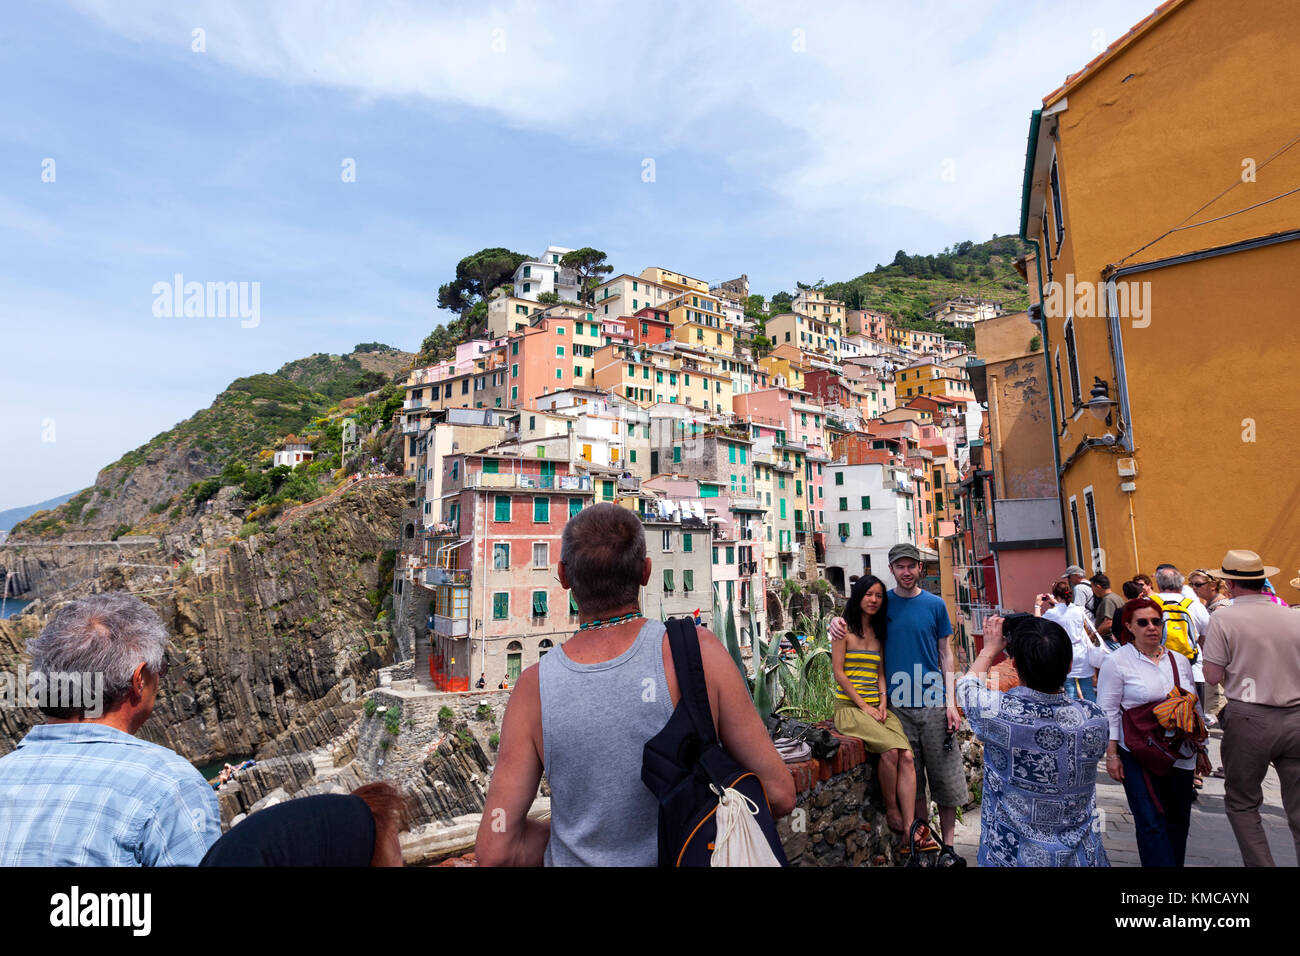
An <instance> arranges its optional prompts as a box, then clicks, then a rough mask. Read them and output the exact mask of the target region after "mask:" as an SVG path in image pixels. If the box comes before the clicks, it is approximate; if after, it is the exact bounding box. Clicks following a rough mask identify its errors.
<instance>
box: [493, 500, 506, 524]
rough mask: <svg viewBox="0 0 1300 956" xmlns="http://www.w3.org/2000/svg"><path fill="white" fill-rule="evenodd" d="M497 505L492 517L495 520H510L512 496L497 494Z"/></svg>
mask: <svg viewBox="0 0 1300 956" xmlns="http://www.w3.org/2000/svg"><path fill="white" fill-rule="evenodd" d="M495 506H496V510H495V511H494V512H493V515H492V519H493V520H494V521H509V520H510V496H509V495H497V496H496V501H495Z"/></svg>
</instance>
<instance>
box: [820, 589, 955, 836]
mask: <svg viewBox="0 0 1300 956" xmlns="http://www.w3.org/2000/svg"><path fill="white" fill-rule="evenodd" d="M888 600H889V599H888V597H887V596H886V593H885V583H884V582H883V581H881V580H880V578H878V577H876V576H875V575H873V574H864V575H863V576H862V577H860V578H858V579H857V581H855V582H854V584H853V587H852V589H851V590H850V591H849V598H848V601H847V602H846V604H845V606H844V614H843V617H844V623H845V624H846V625H848V634H847V636H846V637H845V639H844V640H842V641H831V666H832V668H833V669H834V673H835V685H836V686H835V729H836V730H838V731H839V732H840V733H841V734H844V735H845V736H847V737H857V738H858V739H859V740H861V741H862V742H863V743H865V744H866V747H867V750H868V751H869V752H871V753H874V754H880V767H879V773H880V792H881V794H882V795H883V797H884V801H885V818H886V819H887V820H888V821H889V828H890V829H891V830H894V831H895V832H897V833H910V832H911V830H912V823H913V820H914V818H915V815H916V767H915V766H914V765H913V763H912V747H911V745H910V744H909V743H908V742H907V734H905V733H904V732H903V726H902V724H900V723H899V722H898V718H897V717H895V716H894V715H893V714H891V713H889V710H888V708H887V707H886V702H885V697H886V694H885V693H882V692H881V688H880V672H881V670H882V668H883V665H884V652H885V603H886V601H888ZM920 836H921V839H922V842H923V843H924V844H925V847H924V848H925V849H933V850H938V849H939V845H938V843H935V842H934V840H933V838H932V837H931V836H930V834H929V832H928V831H927V832H926V833H924V834H921V835H920Z"/></svg>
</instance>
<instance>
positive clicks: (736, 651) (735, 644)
mask: <svg viewBox="0 0 1300 956" xmlns="http://www.w3.org/2000/svg"><path fill="white" fill-rule="evenodd" d="M722 639H723V642H724V643H725V644H726V645H727V651H728V652H729V653H730V654H731V659H732V660H733V661H735V662H736V667H737V668H739V670H740V673H741V675H742V676H743V675H744V673H745V661H744V658H742V657H741V656H740V641H739V640H737V639H736V611H735V608H734V607H733V606H732V603H731V599H730V598H728V599H727V616H726V618H725V620H724V622H723V636H722Z"/></svg>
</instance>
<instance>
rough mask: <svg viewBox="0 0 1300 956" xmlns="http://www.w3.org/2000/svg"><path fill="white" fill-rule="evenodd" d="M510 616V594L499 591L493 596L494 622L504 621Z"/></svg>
mask: <svg viewBox="0 0 1300 956" xmlns="http://www.w3.org/2000/svg"><path fill="white" fill-rule="evenodd" d="M509 616H510V593H509V592H508V591H498V592H497V593H496V594H494V595H492V620H494V621H504V620H505V619H506V618H508V617H509Z"/></svg>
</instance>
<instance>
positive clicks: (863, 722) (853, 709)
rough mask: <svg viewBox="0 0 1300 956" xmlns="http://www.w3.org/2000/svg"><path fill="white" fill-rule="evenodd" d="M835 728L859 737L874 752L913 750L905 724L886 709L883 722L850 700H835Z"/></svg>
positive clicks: (848, 735)
mask: <svg viewBox="0 0 1300 956" xmlns="http://www.w3.org/2000/svg"><path fill="white" fill-rule="evenodd" d="M835 729H836V730H837V731H838V732H839V733H841V734H843V735H844V736H846V737H857V738H858V739H859V740H861V741H862V742H863V743H865V744H866V745H867V750H869V751H870V752H871V753H873V754H882V753H884V752H885V751H887V750H907V751H909V752H910V751H911V749H912V745H911V744H909V743H908V742H907V734H905V733H903V725H902V724H900V723H899V722H898V718H897V717H895V716H894V712H893V711H886V713H885V722H884V723H881V722H880V721H878V720H876V718H874V717H872V716H871V715H870V714H868V713H866V712H864V711H863V710H862V709H861V708H859V707H857V706H855V705H853V704H850V703H849V702H848V701H844V700H837V701H836V702H835Z"/></svg>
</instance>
